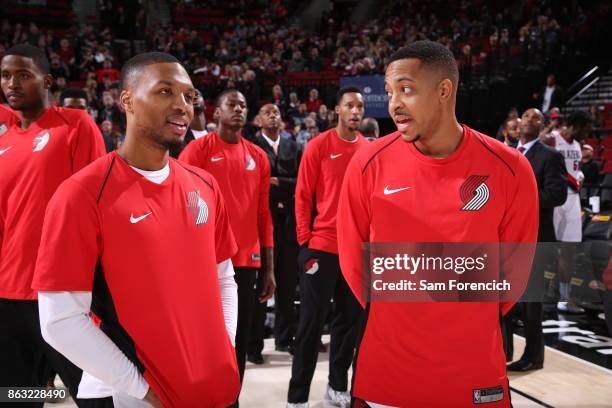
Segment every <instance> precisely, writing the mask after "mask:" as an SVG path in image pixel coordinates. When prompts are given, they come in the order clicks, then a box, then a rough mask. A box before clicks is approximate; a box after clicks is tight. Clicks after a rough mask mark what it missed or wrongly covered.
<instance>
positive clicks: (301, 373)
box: [288, 248, 362, 403]
mask: <svg viewBox="0 0 612 408" xmlns="http://www.w3.org/2000/svg"><path fill="white" fill-rule="evenodd" d="M298 262H299V266H300V275H299V276H300V318H299V322H298V328H297V333H296V336H295V346H294V347H295V351H294V352H295V354H294V356H293V365H292V367H291V381H290V382H289V393H288V401H289V402H291V403H299V402H306V401H308V395H309V393H310V383H311V382H312V377H313V375H314V371H315V367H316V364H317V358H318V353H319V340H320V338H321V333H322V331H323V326H324V324H325V318H326V317H327V314H328V311H329V308H330V301H331V299H332V298H333V299H334V306H333V310H332V317H331V329H330V331H331V345H330V355H329V385H330V386H331V387H332V388H333V389H334V390H336V391H346V390H347V389H348V374H347V372H348V369H349V367H350V366H351V362H352V360H353V355H354V351H355V340H356V330H357V323H358V321H359V318H360V316H361V313H362V309H361V307H360V306H359V303H358V302H357V299H355V297H354V296H353V293H352V292H351V290H350V288H349V287H348V285H347V283H346V281H345V280H344V277H343V276H342V273H341V271H340V264H339V262H338V255H335V254H330V253H327V252H322V251H317V250H311V249H307V248H304V249H303V250H302V251H301V252H300V257H299V260H298ZM317 268H318V269H317Z"/></svg>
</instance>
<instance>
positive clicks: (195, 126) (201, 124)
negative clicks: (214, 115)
mask: <svg viewBox="0 0 612 408" xmlns="http://www.w3.org/2000/svg"><path fill="white" fill-rule="evenodd" d="M189 127H190V128H191V130H198V131H200V132H201V131H203V130H206V116H204V113H203V112H201V113H198V114H197V115H196V116H194V118H193V120H192V121H191V125H189Z"/></svg>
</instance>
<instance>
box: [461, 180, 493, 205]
mask: <svg viewBox="0 0 612 408" xmlns="http://www.w3.org/2000/svg"><path fill="white" fill-rule="evenodd" d="M488 178H489V176H470V177H468V178H467V180H465V181H464V182H463V184H462V185H461V188H460V189H459V195H460V196H461V201H462V202H463V204H464V205H463V207H462V208H461V211H478V210H480V209H481V208H482V207H483V206H484V205H485V204H486V203H487V201H489V196H490V194H491V193H490V191H489V187H488V186H487V184H486V181H487V179H488Z"/></svg>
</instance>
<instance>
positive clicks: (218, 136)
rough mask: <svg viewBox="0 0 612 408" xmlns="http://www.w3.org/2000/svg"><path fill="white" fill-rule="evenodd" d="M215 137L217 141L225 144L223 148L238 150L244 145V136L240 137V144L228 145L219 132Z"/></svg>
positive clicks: (215, 133)
mask: <svg viewBox="0 0 612 408" xmlns="http://www.w3.org/2000/svg"><path fill="white" fill-rule="evenodd" d="M214 137H216V138H217V140H218V141H219V142H221V144H223V146H227V147H228V148H229V149H237V148H239V147H240V145H242V135H241V136H240V139H238V143H227V142H226V141H225V140H223V139H222V138H221V136H220V135H219V134H218V133H217V132H214Z"/></svg>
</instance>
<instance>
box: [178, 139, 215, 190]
mask: <svg viewBox="0 0 612 408" xmlns="http://www.w3.org/2000/svg"><path fill="white" fill-rule="evenodd" d="M192 143H193V142H192ZM190 144H191V143H190ZM170 160H171V162H172V163H173V164H174V167H175V168H176V169H177V171H179V172H181V175H182V176H184V177H186V178H191V179H194V180H195V181H196V182H202V183H204V184H206V185H207V186H208V187H209V188H211V189H212V190H216V189H217V188H218V187H217V181H216V180H215V178H214V176H213V175H212V174H210V173H209V172H207V171H206V170H204V169H202V168H200V167H197V166H192V165H191V164H188V163H185V162H184V161H180V160H176V159H173V158H170Z"/></svg>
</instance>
